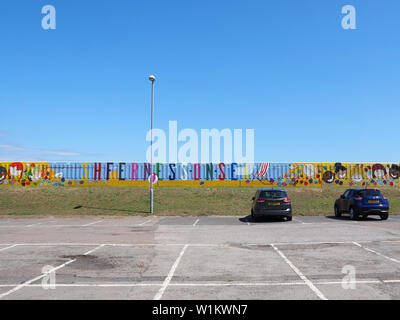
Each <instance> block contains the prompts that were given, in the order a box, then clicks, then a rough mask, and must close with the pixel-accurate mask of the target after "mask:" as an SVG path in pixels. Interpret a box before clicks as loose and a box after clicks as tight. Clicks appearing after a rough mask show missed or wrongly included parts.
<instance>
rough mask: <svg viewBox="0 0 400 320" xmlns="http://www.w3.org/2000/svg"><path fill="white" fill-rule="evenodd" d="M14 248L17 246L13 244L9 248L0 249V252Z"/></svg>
mask: <svg viewBox="0 0 400 320" xmlns="http://www.w3.org/2000/svg"><path fill="white" fill-rule="evenodd" d="M16 246H17V244H13V245H11V246H9V247H5V248H1V249H0V251H5V250H8V249H11V248H14V247H16Z"/></svg>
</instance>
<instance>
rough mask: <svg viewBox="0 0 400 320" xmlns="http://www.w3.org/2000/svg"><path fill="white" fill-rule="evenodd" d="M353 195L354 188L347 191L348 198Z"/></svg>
mask: <svg viewBox="0 0 400 320" xmlns="http://www.w3.org/2000/svg"><path fill="white" fill-rule="evenodd" d="M353 195H354V190H350V191H349V195H348V196H347V197H348V198H349V199H350V198H351V197H352V196H353Z"/></svg>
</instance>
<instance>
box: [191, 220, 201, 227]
mask: <svg viewBox="0 0 400 320" xmlns="http://www.w3.org/2000/svg"><path fill="white" fill-rule="evenodd" d="M199 221H200V219H197V220H196V221H195V222H194V223H193V227H195V226H196V224H197V223H198V222H199Z"/></svg>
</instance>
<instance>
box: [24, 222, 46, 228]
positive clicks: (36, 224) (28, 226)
mask: <svg viewBox="0 0 400 320" xmlns="http://www.w3.org/2000/svg"><path fill="white" fill-rule="evenodd" d="M42 223H43V222H38V223H34V224H30V225H27V226H25V228H30V227H33V226H38V225H40V224H42Z"/></svg>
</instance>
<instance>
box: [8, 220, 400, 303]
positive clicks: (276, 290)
mask: <svg viewBox="0 0 400 320" xmlns="http://www.w3.org/2000/svg"><path fill="white" fill-rule="evenodd" d="M343 268H344V269H343ZM346 270H347V272H348V270H351V272H355V273H351V274H354V275H355V277H352V278H349V276H350V275H351V274H349V273H345V272H344V271H346ZM46 272H47V273H46ZM349 279H350V280H349ZM349 281H350V282H349ZM344 284H345V285H344ZM346 284H347V285H346ZM0 299H5V300H6V299H156V300H157V299H173V300H174V299H179V300H181V299H234V300H235V299H263V300H270V299H285V300H288V299H400V216H391V217H390V218H389V220H387V221H381V220H379V219H374V218H371V219H367V220H358V221H351V220H348V219H347V217H344V218H340V219H336V218H334V217H323V216H316V217H303V216H295V217H294V219H293V221H291V222H280V221H275V220H272V221H263V222H259V223H255V222H253V221H252V220H251V219H249V218H248V217H243V218H241V217H132V218H130V217H113V218H101V217H100V218H98V217H90V218H43V219H26V218H24V219H20V218H19V219H9V218H6V219H5V218H3V219H0Z"/></svg>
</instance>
